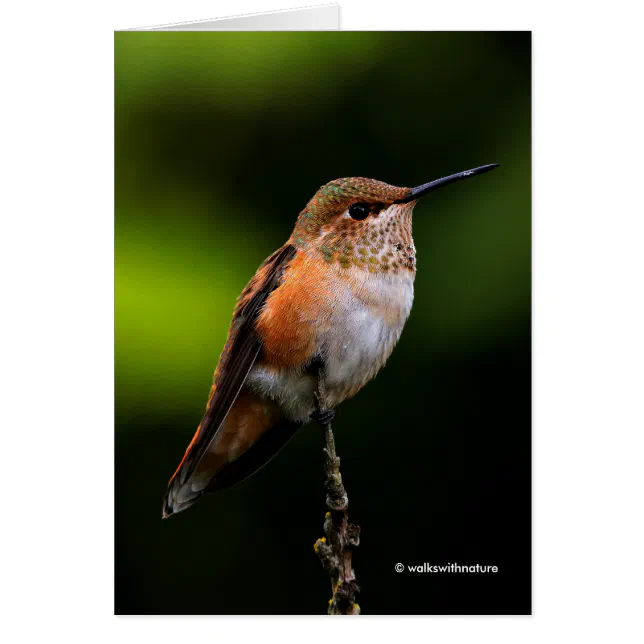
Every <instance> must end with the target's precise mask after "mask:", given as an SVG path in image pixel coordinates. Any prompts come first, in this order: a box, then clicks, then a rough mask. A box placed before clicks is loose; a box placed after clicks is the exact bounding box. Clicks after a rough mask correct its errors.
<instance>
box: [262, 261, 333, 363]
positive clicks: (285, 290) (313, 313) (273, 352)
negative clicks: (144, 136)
mask: <svg viewBox="0 0 644 644" xmlns="http://www.w3.org/2000/svg"><path fill="white" fill-rule="evenodd" d="M331 272H332V269H330V268H329V266H328V265H327V264H326V263H325V262H324V261H323V260H321V259H317V258H314V257H311V256H309V255H307V254H306V253H303V252H298V253H297V255H296V256H295V257H294V258H293V260H292V261H291V263H290V265H289V267H288V269H287V271H286V273H285V275H284V279H283V282H282V285H281V286H280V287H279V288H278V289H276V290H275V291H273V293H271V295H270V296H269V298H268V300H267V301H266V305H265V306H264V309H263V310H262V312H261V314H260V316H259V318H258V320H257V326H256V328H257V332H258V334H259V336H260V338H261V341H262V345H263V351H262V356H261V360H262V362H265V363H268V364H270V365H271V366H273V367H278V368H298V367H300V366H302V365H304V364H306V363H307V362H309V361H310V360H311V359H312V358H313V357H314V356H315V353H316V351H317V349H318V338H319V337H320V335H321V334H323V333H324V332H325V330H326V327H327V326H328V324H329V322H328V320H329V318H330V315H329V313H330V309H331V307H332V306H333V300H334V296H335V293H334V290H335V288H334V276H333V275H331Z"/></svg>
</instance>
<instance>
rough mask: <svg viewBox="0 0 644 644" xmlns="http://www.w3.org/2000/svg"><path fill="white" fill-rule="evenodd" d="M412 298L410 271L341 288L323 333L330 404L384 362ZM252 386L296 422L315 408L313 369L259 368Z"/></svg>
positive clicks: (320, 337) (363, 381)
mask: <svg viewBox="0 0 644 644" xmlns="http://www.w3.org/2000/svg"><path fill="white" fill-rule="evenodd" d="M413 299H414V281H413V274H412V273H410V272H407V271H405V272H404V273H399V274H396V275H382V276H380V275H373V274H371V275H370V278H369V279H368V280H365V282H364V284H362V285H361V286H360V288H359V289H358V290H357V291H356V290H355V289H349V287H347V288H346V289H344V290H340V291H337V290H336V297H335V298H334V305H333V307H331V312H330V314H329V316H328V318H327V319H326V320H324V321H322V322H323V323H322V324H321V325H320V327H321V328H320V330H319V332H318V340H319V343H318V352H319V355H320V357H321V358H322V360H323V362H324V369H325V371H324V373H325V385H326V395H327V403H328V406H329V407H335V406H337V405H338V404H339V403H341V402H342V401H343V400H345V399H347V398H349V397H351V396H353V395H354V394H355V393H357V391H358V390H359V389H360V388H361V387H362V386H364V385H365V384H366V383H367V382H368V381H369V380H371V379H372V378H373V377H374V376H375V375H376V374H377V373H378V371H380V369H381V368H382V367H383V366H384V364H385V362H386V360H387V358H388V357H389V356H390V355H391V352H392V351H393V349H394V347H395V345H396V343H397V342H398V339H399V338H400V334H401V333H402V330H403V327H404V325H405V322H406V321H407V318H408V317H409V313H410V311H411V306H412V303H413ZM247 385H249V386H250V387H251V388H252V389H253V390H254V391H256V392H257V393H260V394H261V395H264V396H268V397H270V398H272V399H273V400H276V401H277V402H278V403H279V404H280V406H281V407H282V409H283V411H284V413H285V414H286V415H287V416H288V417H289V418H291V419H292V420H296V421H302V422H303V421H306V420H308V418H309V417H310V415H311V413H312V412H313V411H314V410H315V408H316V401H315V390H316V387H317V379H316V377H315V376H314V375H312V374H310V373H307V372H302V371H296V370H290V371H281V372H275V371H273V370H270V369H268V368H266V367H263V366H255V367H254V368H253V369H252V370H251V373H250V374H249V377H248V380H247Z"/></svg>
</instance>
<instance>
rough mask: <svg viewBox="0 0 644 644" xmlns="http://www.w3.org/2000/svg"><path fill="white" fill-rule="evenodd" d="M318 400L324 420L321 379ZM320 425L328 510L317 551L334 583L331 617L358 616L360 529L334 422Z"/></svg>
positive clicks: (326, 409) (317, 543)
mask: <svg viewBox="0 0 644 644" xmlns="http://www.w3.org/2000/svg"><path fill="white" fill-rule="evenodd" d="M317 400H318V414H319V415H320V416H321V417H322V418H324V415H325V412H328V408H327V405H326V396H325V392H324V385H323V380H322V379H320V381H319V384H318V392H317ZM320 422H321V424H322V425H323V427H324V437H325V443H326V447H325V448H324V454H325V459H326V468H325V470H326V471H325V473H326V476H325V481H324V487H325V489H326V505H327V508H328V509H329V511H328V512H327V513H326V514H325V515H324V535H325V536H324V537H322V538H321V539H318V540H317V541H316V542H315V546H314V549H315V552H316V553H317V555H318V556H319V557H320V561H321V562H322V565H323V566H324V568H325V569H326V571H327V572H328V573H329V578H330V580H331V593H332V596H331V599H330V600H329V609H328V613H329V615H359V614H360V606H358V604H357V603H356V597H357V594H358V592H359V591H360V588H359V586H358V583H357V581H356V578H355V572H354V570H353V566H352V562H351V558H352V555H353V550H354V549H355V548H356V547H357V546H358V545H359V543H360V526H357V525H353V524H351V523H349V515H348V508H349V498H348V497H347V492H346V490H345V489H344V485H343V484H342V475H341V474H340V459H339V458H338V456H337V455H336V452H335V441H334V439H333V431H332V429H331V423H330V422H328V421H327V422H324V421H320Z"/></svg>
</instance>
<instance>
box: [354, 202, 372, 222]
mask: <svg viewBox="0 0 644 644" xmlns="http://www.w3.org/2000/svg"><path fill="white" fill-rule="evenodd" d="M349 214H350V215H351V218H352V219H357V220H358V221H362V220H363V219H366V218H367V217H368V216H369V206H368V205H367V204H366V203H354V204H351V206H350V208H349Z"/></svg>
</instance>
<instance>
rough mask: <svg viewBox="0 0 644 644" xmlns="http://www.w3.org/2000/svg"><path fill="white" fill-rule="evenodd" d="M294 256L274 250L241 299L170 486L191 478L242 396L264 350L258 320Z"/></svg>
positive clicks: (284, 250)
mask: <svg viewBox="0 0 644 644" xmlns="http://www.w3.org/2000/svg"><path fill="white" fill-rule="evenodd" d="M295 253H296V250H295V248H294V247H293V246H291V245H290V244H286V245H285V246H282V248H280V249H279V250H277V251H275V252H274V253H273V254H272V255H271V256H270V257H269V258H268V259H267V260H266V261H265V262H264V263H263V264H262V265H261V266H260V267H259V269H258V270H257V273H255V276H254V277H253V279H252V280H251V281H250V282H249V283H248V285H247V286H246V288H245V289H244V290H243V291H242V294H241V295H240V296H239V300H238V302H237V306H236V307H235V312H234V314H233V320H232V323H231V326H230V331H229V333H228V340H227V341H226V345H225V346H224V350H223V351H222V353H221V357H220V358H219V364H218V365H217V369H216V371H215V377H214V382H213V386H212V389H211V392H210V398H209V400H208V405H207V407H206V413H205V414H204V417H203V419H202V420H201V423H200V425H199V428H198V429H197V433H196V434H195V435H194V438H193V439H192V442H191V443H190V445H189V446H188V449H187V450H186V453H185V455H184V457H183V460H182V461H181V463H180V464H179V467H178V468H177V470H176V471H175V473H174V474H173V476H172V478H171V479H170V482H169V484H168V486H169V487H170V486H171V485H172V482H173V481H174V480H175V478H176V477H177V476H178V477H179V483H180V484H181V485H183V483H185V481H187V480H188V479H189V478H190V477H191V476H192V474H193V472H194V471H195V468H196V467H197V465H198V463H199V461H200V460H201V459H202V458H203V456H204V454H205V453H206V452H207V450H208V447H209V445H210V443H211V442H212V440H213V439H214V437H215V435H216V434H217V431H218V430H219V428H220V427H221V424H222V422H223V421H224V419H225V418H226V415H227V414H228V412H229V410H230V408H231V407H232V405H233V403H234V402H235V399H236V398H237V396H238V395H239V392H240V390H241V388H242V386H243V384H244V381H245V380H246V378H247V376H248V373H249V372H250V370H251V368H252V366H253V364H254V363H255V361H256V360H257V356H258V354H259V352H260V350H261V343H260V340H259V338H258V337H257V333H256V331H255V323H256V321H257V317H258V315H259V313H260V311H261V309H262V307H263V306H264V304H265V302H266V299H267V298H268V296H269V295H270V294H271V293H272V292H273V291H274V290H275V289H276V288H277V287H278V286H279V285H280V283H281V280H282V276H283V274H284V271H285V269H286V267H287V266H288V263H289V262H290V261H291V259H293V257H294V256H295Z"/></svg>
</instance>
